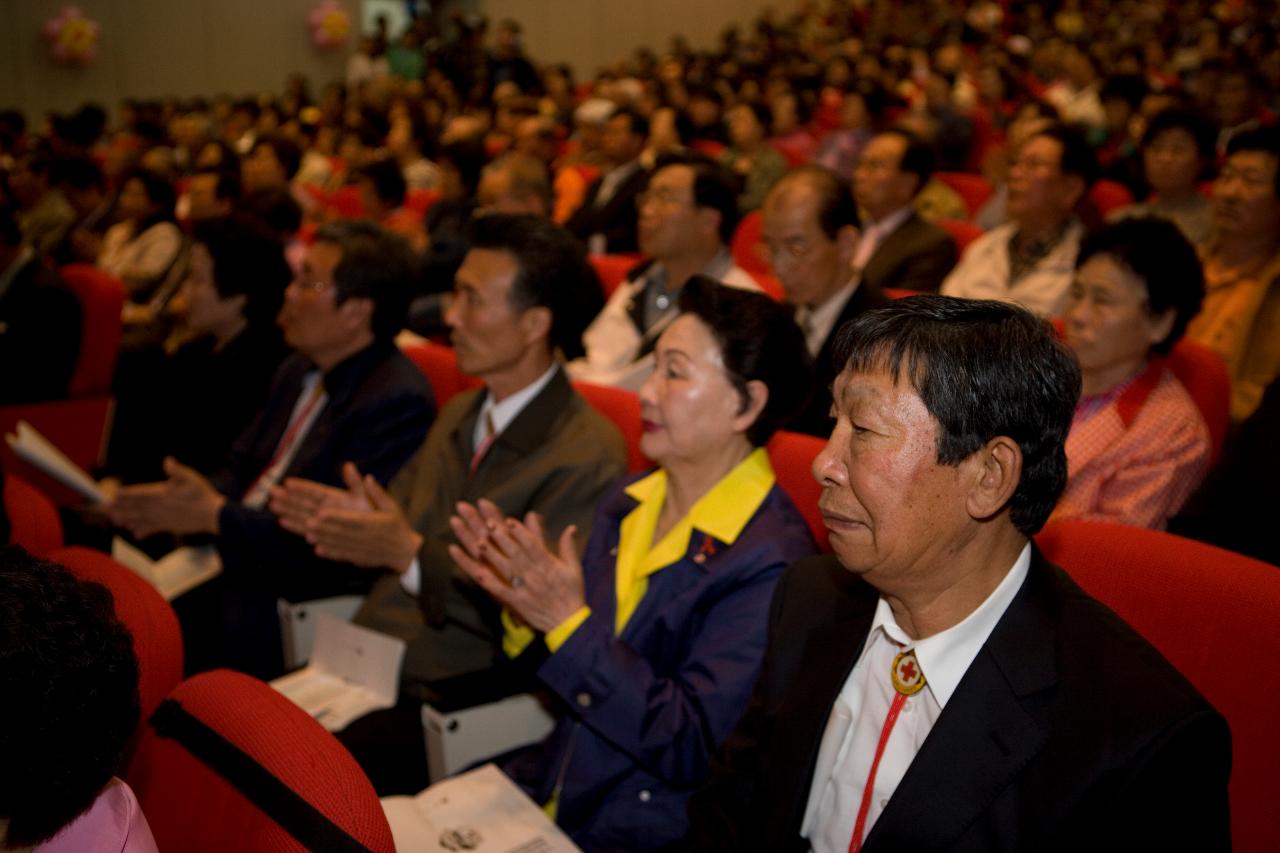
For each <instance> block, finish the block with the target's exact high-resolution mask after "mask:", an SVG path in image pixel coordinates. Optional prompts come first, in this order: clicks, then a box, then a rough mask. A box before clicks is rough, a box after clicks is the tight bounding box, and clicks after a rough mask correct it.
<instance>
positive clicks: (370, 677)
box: [271, 613, 405, 732]
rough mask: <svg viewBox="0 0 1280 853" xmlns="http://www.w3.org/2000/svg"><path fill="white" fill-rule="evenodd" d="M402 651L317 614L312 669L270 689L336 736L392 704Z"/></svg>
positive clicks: (394, 641)
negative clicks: (335, 733)
mask: <svg viewBox="0 0 1280 853" xmlns="http://www.w3.org/2000/svg"><path fill="white" fill-rule="evenodd" d="M404 649H405V643H404V640H401V639H399V638H397V637H388V636H387V635H386V634H380V633H378V632H377V631H371V630H369V629H368V628H361V627H360V626H359V625H353V624H351V623H350V622H343V621H342V620H340V619H335V618H334V617H332V616H330V615H329V614H328V613H321V614H319V616H318V617H317V620H316V644H315V647H314V648H313V649H312V651H311V661H310V663H309V664H307V666H306V667H305V668H303V669H300V670H298V671H297V672H291V673H289V674H288V675H285V676H281V677H280V678H277V679H276V680H275V681H273V682H271V686H272V687H274V688H275V689H276V690H279V691H280V692H281V693H283V694H284V695H285V696H287V697H289V699H291V700H292V701H293V703H294V704H295V705H297V706H298V707H300V708H301V709H302V710H304V711H306V712H307V713H308V714H310V715H311V716H312V717H314V718H315V720H316V722H318V723H320V725H322V726H324V727H325V728H326V729H328V730H329V731H331V732H336V731H339V730H340V729H344V728H346V727H347V724H348V723H350V722H351V721H352V720H355V719H356V718H358V717H363V716H364V715H365V714H367V713H369V712H370V711H380V710H382V709H383V708H390V707H391V706H393V705H395V704H396V694H397V692H398V691H399V689H400V664H401V662H402V661H403V660H404Z"/></svg>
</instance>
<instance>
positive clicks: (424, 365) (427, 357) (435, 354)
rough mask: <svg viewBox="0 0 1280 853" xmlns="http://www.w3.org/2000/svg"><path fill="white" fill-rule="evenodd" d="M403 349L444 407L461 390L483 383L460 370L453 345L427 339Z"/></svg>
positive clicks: (438, 403) (439, 404) (437, 403)
mask: <svg viewBox="0 0 1280 853" xmlns="http://www.w3.org/2000/svg"><path fill="white" fill-rule="evenodd" d="M401 349H402V351H403V352H404V354H405V355H407V356H408V357H409V360H410V361H412V362H413V363H414V364H416V365H418V369H419V370H421V371H422V373H423V375H424V376H426V377H427V381H428V382H430V383H431V390H432V391H433V392H434V393H435V395H436V405H437V406H441V407H443V406H444V404H445V403H447V402H449V399H450V398H451V397H453V395H454V394H457V393H458V392H459V391H466V390H467V389H468V388H477V387H479V386H480V385H481V384H483V383H481V381H480V380H479V379H476V378H475V377H474V376H467V375H466V374H465V373H463V372H462V371H460V370H458V356H457V354H456V353H455V352H454V351H453V349H452V348H451V347H447V346H444V345H443V344H434V343H431V342H430V341H427V342H425V343H421V344H408V345H406V346H404V347H402V348H401Z"/></svg>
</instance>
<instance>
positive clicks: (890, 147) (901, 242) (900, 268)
mask: <svg viewBox="0 0 1280 853" xmlns="http://www.w3.org/2000/svg"><path fill="white" fill-rule="evenodd" d="M932 174H933V151H932V150H931V149H930V148H929V146H928V145H927V144H926V143H924V142H923V141H922V140H920V139H918V138H917V137H916V136H915V135H913V134H912V133H910V132H909V131H906V130H898V129H895V130H887V131H885V132H884V133H881V134H878V135H876V136H873V137H872V138H871V140H870V141H869V142H868V143H867V144H866V147H864V148H863V149H862V154H861V155H859V157H858V165H857V167H855V168H854V170H853V194H854V198H855V199H856V200H857V202H858V207H859V208H860V209H861V210H862V211H863V214H864V217H863V229H862V242H861V243H860V245H859V246H858V251H857V253H856V254H855V255H854V260H853V263H854V266H855V267H857V268H858V269H859V270H860V271H861V275H862V279H863V280H864V281H867V282H870V283H871V284H874V285H876V286H877V287H879V288H881V289H884V288H896V289H899V290H919V291H923V292H929V293H933V292H936V291H937V290H938V287H939V286H940V285H941V284H942V280H943V279H944V278H946V277H947V273H948V272H950V271H951V268H952V267H953V266H955V264H956V257H957V255H956V244H955V241H954V240H952V239H951V235H950V234H948V233H947V232H946V231H943V230H942V229H941V228H939V227H938V226H936V225H934V224H933V223H931V222H927V221H925V220H924V219H923V218H921V216H920V214H918V213H916V212H915V210H914V209H913V208H912V206H911V204H912V201H914V199H915V197H916V196H917V195H918V194H919V193H920V191H921V190H922V189H924V185H925V184H927V183H929V177H930V176H931V175H932Z"/></svg>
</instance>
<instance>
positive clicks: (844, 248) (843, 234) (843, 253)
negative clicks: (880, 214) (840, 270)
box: [836, 225, 862, 267]
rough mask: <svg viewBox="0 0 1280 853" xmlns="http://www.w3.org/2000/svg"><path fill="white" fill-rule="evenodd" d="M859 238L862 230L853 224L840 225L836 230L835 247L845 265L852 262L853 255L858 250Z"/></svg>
mask: <svg viewBox="0 0 1280 853" xmlns="http://www.w3.org/2000/svg"><path fill="white" fill-rule="evenodd" d="M861 239H862V232H861V231H859V230H858V229H857V228H856V227H855V226H853V225H841V226H840V230H839V231H837V232H836V249H837V251H839V253H840V258H841V260H842V262H843V263H844V265H845V266H846V267H847V266H849V265H850V264H852V263H853V256H854V255H855V254H857V252H858V241H859V240H861Z"/></svg>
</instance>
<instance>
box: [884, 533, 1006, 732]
mask: <svg viewBox="0 0 1280 853" xmlns="http://www.w3.org/2000/svg"><path fill="white" fill-rule="evenodd" d="M1030 568H1031V543H1030V542H1028V543H1027V544H1026V545H1024V546H1023V548H1022V552H1021V553H1019V554H1018V559H1016V560H1014V562H1013V565H1012V566H1011V567H1010V568H1009V571H1008V572H1006V573H1005V576H1004V580H1002V581H1000V583H999V585H998V586H996V588H995V589H994V590H992V591H991V594H990V595H988V596H987V598H986V600H985V601H983V602H982V604H980V605H978V609H977V610H974V611H973V612H972V613H970V614H969V615H968V616H966V617H965V618H964V619H963V620H962V621H960V622H959V623H958V624H956V625H953V626H951V627H950V628H948V629H947V630H945V631H942V632H941V633H938V634H934V635H933V636H931V637H925V638H924V639H923V640H912V639H911V638H910V637H908V636H907V634H906V632H905V631H903V630H902V628H900V627H898V623H897V621H896V620H895V619H894V618H893V611H892V610H891V609H890V608H889V602H887V601H885V600H884V598H881V599H880V602H879V604H877V605H876V615H875V619H873V620H872V623H871V633H870V635H869V636H874V635H875V631H876V628H881V629H883V630H884V632H885V634H886V635H888V636H889V637H890V639H892V640H893V641H894V642H896V643H900V644H902V645H904V646H908V647H912V646H914V648H915V652H916V660H918V661H920V669H921V670H922V671H923V672H924V677H925V681H926V682H927V683H928V686H929V689H930V690H931V691H932V692H933V698H934V699H936V700H937V701H938V707H939V708H945V707H946V706H947V700H949V699H950V698H951V694H953V693H955V691H956V687H957V686H958V685H959V684H960V679H962V678H964V674H965V673H966V672H967V671H968V670H969V666H970V664H972V663H973V661H974V658H976V657H977V656H978V652H979V651H981V650H982V646H983V644H984V643H986V641H987V637H989V636H991V632H992V631H993V630H995V627H996V623H997V622H999V621H1000V617H1001V616H1003V615H1004V612H1005V610H1007V609H1008V608H1009V604H1010V603H1011V602H1012V601H1013V598H1014V596H1015V595H1017V594H1018V590H1019V589H1021V588H1022V582H1023V581H1024V580H1026V578H1027V572H1028V571H1029V570H1030ZM868 642H869V641H868Z"/></svg>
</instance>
